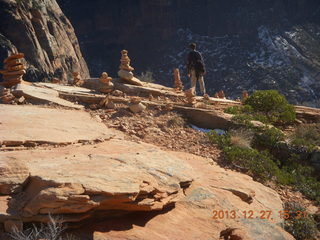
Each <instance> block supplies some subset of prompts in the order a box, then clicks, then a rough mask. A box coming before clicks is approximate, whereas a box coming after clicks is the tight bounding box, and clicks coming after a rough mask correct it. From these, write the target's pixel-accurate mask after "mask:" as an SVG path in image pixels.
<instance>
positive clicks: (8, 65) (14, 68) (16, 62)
mask: <svg viewBox="0 0 320 240" xmlns="http://www.w3.org/2000/svg"><path fill="white" fill-rule="evenodd" d="M23 59H24V54H23V53H17V54H13V55H11V56H10V57H8V58H6V59H5V60H4V61H3V63H4V64H5V65H4V70H1V71H0V73H1V74H2V75H3V80H4V82H1V83H0V84H1V85H2V86H3V87H7V88H11V87H13V86H15V85H17V84H19V83H21V82H22V81H23V79H22V77H23V75H24V74H25V73H26V70H25V66H24V65H23V63H22V60H23Z"/></svg>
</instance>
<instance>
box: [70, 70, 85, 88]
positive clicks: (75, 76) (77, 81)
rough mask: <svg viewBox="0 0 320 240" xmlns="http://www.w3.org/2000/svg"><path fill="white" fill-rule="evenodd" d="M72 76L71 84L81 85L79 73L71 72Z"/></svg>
mask: <svg viewBox="0 0 320 240" xmlns="http://www.w3.org/2000/svg"><path fill="white" fill-rule="evenodd" d="M72 76H73V84H74V85H76V86H78V87H79V86H82V85H83V83H84V81H83V80H81V77H80V73H78V72H73V73H72Z"/></svg>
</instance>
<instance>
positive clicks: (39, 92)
mask: <svg viewBox="0 0 320 240" xmlns="http://www.w3.org/2000/svg"><path fill="white" fill-rule="evenodd" d="M12 93H13V95H15V96H16V97H21V96H23V97H24V98H26V99H28V100H31V101H35V102H36V103H47V104H48V103H49V104H51V103H54V104H57V105H60V106H63V107H68V108H75V109H84V107H83V106H82V105H78V104H75V103H72V102H69V101H67V100H64V99H62V98H60V97H59V92H57V91H56V90H54V89H49V88H42V87H37V86H34V85H27V84H18V85H16V86H15V87H14V88H13V89H12Z"/></svg>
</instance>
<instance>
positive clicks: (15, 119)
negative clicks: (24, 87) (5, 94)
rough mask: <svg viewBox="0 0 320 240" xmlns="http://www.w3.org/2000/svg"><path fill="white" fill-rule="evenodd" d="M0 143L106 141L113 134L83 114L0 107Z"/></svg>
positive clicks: (70, 111)
mask: <svg viewBox="0 0 320 240" xmlns="http://www.w3.org/2000/svg"><path fill="white" fill-rule="evenodd" d="M0 112H1V114H0V122H1V124H0V143H1V144H2V145H6V146H19V145H28V144H30V143H35V144H45V143H51V144H66V143H75V142H79V141H93V140H96V139H108V138H110V137H112V136H114V132H113V131H112V130H110V129H107V128H106V127H105V125H104V124H102V123H99V122H96V121H94V120H93V119H92V118H91V116H90V115H89V114H88V113H86V112H81V111H72V110H61V109H49V108H43V107H36V106H26V105H21V106H20V105H19V106H15V105H3V104H0Z"/></svg>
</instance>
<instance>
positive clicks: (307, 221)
mask: <svg viewBox="0 0 320 240" xmlns="http://www.w3.org/2000/svg"><path fill="white" fill-rule="evenodd" d="M284 210H285V211H288V212H289V215H288V216H289V217H288V219H286V220H285V225H284V229H285V230H286V231H287V232H289V233H291V234H292V235H293V236H294V237H295V239H297V240H309V239H315V237H316V235H317V225H316V222H315V220H314V219H313V218H312V216H311V215H309V214H303V215H302V216H301V217H300V216H298V214H299V213H298V212H300V213H305V212H306V209H305V208H304V207H302V206H301V205H300V204H298V203H295V202H287V203H285V209H284Z"/></svg>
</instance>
